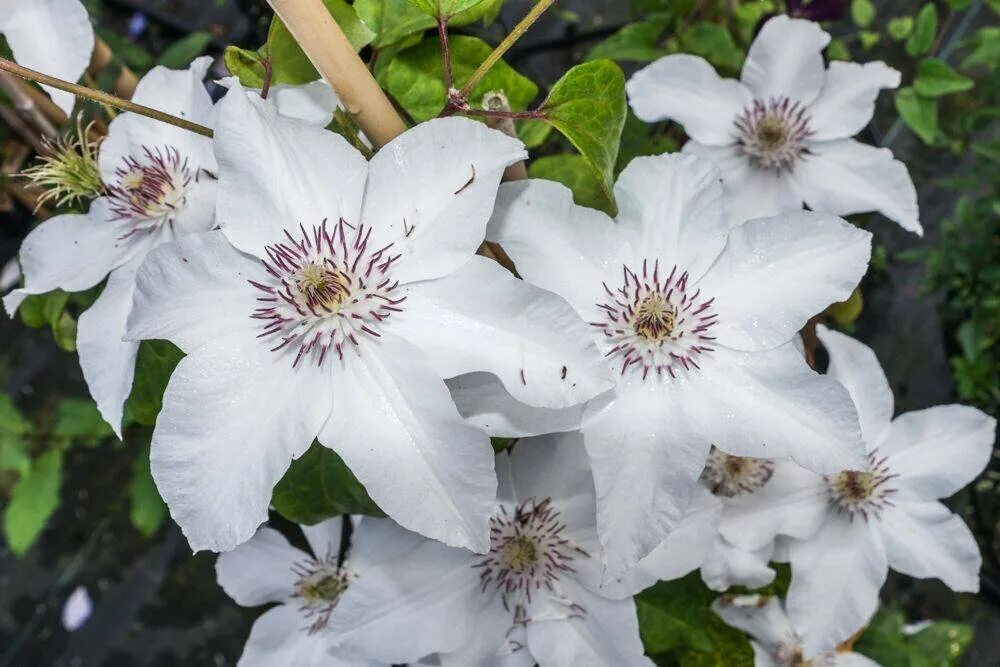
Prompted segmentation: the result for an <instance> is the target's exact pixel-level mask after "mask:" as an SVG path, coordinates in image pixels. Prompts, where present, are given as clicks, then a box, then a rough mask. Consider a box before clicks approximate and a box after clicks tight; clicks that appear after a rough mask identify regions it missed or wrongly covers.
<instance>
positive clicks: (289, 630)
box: [236, 603, 350, 667]
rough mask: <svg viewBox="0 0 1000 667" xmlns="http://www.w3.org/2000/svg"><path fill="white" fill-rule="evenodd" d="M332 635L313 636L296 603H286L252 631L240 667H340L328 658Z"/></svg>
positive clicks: (316, 634)
mask: <svg viewBox="0 0 1000 667" xmlns="http://www.w3.org/2000/svg"><path fill="white" fill-rule="evenodd" d="M328 648H329V647H328V635H326V634H325V633H314V634H310V633H309V622H308V620H307V619H306V618H304V617H303V615H302V614H301V613H300V612H299V610H298V609H297V605H296V604H295V603H292V604H282V605H278V606H277V607H273V608H271V609H268V610H267V611H266V612H264V613H263V614H262V615H261V616H260V617H259V618H258V619H257V620H256V621H254V624H253V628H251V629H250V636H249V637H248V638H247V643H246V645H245V646H244V647H243V655H241V656H240V659H239V662H237V663H236V665H237V667H272V666H273V665H295V667H321V665H329V666H330V667H340V666H341V665H344V666H346V665H349V664H350V663H341V662H335V661H334V660H333V659H332V658H330V656H328V655H327V653H326V652H327V650H328Z"/></svg>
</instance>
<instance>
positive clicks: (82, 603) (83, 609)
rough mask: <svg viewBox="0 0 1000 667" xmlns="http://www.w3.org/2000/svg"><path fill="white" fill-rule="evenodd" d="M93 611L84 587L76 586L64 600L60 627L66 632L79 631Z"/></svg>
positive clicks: (92, 604)
mask: <svg viewBox="0 0 1000 667" xmlns="http://www.w3.org/2000/svg"><path fill="white" fill-rule="evenodd" d="M93 611H94V603H93V601H92V600H91V599H90V593H88V592H87V587H86V586H77V587H76V588H74V589H73V592H72V593H70V595H69V597H68V598H66V603H65V604H64V605H63V608H62V625H63V627H64V628H65V629H66V631H67V632H76V631H77V630H79V629H80V628H81V627H82V626H83V624H84V623H86V622H87V619H88V618H90V615H91V614H92V613H93Z"/></svg>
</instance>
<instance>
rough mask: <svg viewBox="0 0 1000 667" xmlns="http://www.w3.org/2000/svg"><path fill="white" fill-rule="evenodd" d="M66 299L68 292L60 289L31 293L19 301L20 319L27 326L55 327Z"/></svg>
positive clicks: (64, 306)
mask: <svg viewBox="0 0 1000 667" xmlns="http://www.w3.org/2000/svg"><path fill="white" fill-rule="evenodd" d="M42 224H44V223H42ZM68 301H69V292H64V291H62V290H61V289H57V290H53V291H51V292H47V293H45V294H31V295H29V296H28V297H27V298H26V299H25V300H24V301H23V302H22V303H21V307H20V308H18V312H19V313H20V314H21V321H22V322H24V323H25V324H27V325H28V326H29V327H35V328H37V327H44V326H45V325H49V326H50V327H55V326H56V325H57V324H58V322H59V318H60V316H61V315H62V313H63V310H65V308H66V303H67V302H68Z"/></svg>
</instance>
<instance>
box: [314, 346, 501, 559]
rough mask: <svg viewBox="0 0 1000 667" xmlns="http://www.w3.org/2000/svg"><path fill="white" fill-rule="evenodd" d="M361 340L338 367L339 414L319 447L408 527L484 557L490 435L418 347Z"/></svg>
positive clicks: (492, 487)
mask: <svg viewBox="0 0 1000 667" xmlns="http://www.w3.org/2000/svg"><path fill="white" fill-rule="evenodd" d="M364 342H365V343H366V345H364V346H362V347H361V348H360V350H359V351H358V353H355V352H354V351H353V350H349V351H346V352H345V355H344V359H343V361H342V362H341V361H339V360H334V362H333V363H332V364H331V365H332V366H333V371H332V373H333V379H334V401H333V414H332V416H331V417H330V420H329V421H328V422H327V424H326V426H324V428H323V431H322V432H321V433H320V435H319V440H320V442H322V443H323V444H324V445H326V446H328V447H330V448H331V449H335V450H336V451H337V453H338V454H340V456H342V457H343V459H344V461H345V462H346V463H347V465H348V466H349V467H350V468H351V470H352V471H353V472H354V474H355V475H357V477H358V479H359V480H360V481H361V483H362V484H364V485H365V488H366V489H367V490H368V492H369V494H371V497H372V500H374V501H375V502H376V503H377V504H378V506H379V507H381V508H382V509H383V510H384V511H385V512H386V514H388V515H389V516H391V517H392V518H393V519H394V520H395V521H397V522H398V523H399V524H400V525H402V526H403V527H405V528H407V529H409V530H413V531H416V532H419V533H421V534H423V535H426V536H428V537H431V538H433V539H437V540H441V541H442V542H444V543H445V544H449V545H451V546H459V547H466V548H470V549H472V550H474V551H479V552H486V551H487V550H488V549H489V544H490V541H489V526H488V522H489V517H490V514H491V513H492V511H493V504H494V499H495V498H496V488H497V487H496V476H495V474H494V472H493V450H492V448H491V447H490V444H489V439H488V438H487V436H486V434H485V433H484V432H483V431H480V430H479V429H477V428H474V427H471V426H469V425H467V424H466V423H465V422H463V421H462V419H461V417H460V416H459V414H458V411H457V410H456V409H455V405H454V403H452V401H451V396H450V395H449V394H448V390H447V388H446V387H445V385H444V382H443V381H442V380H441V378H440V376H439V375H438V374H437V373H436V372H435V371H434V370H433V368H431V365H430V363H429V362H428V361H427V358H426V356H424V354H423V353H422V352H421V351H420V350H418V349H417V348H415V347H413V346H412V345H410V344H409V343H407V342H406V341H404V340H402V339H400V338H398V337H396V336H395V335H392V334H388V333H383V335H382V338H380V339H379V340H378V341H377V342H375V341H370V340H366V341H364ZM367 343H372V344H367Z"/></svg>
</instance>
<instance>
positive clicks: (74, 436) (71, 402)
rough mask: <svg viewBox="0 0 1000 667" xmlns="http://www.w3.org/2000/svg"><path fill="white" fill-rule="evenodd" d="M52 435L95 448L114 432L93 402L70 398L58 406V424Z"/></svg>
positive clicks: (68, 442) (71, 442) (69, 442)
mask: <svg viewBox="0 0 1000 667" xmlns="http://www.w3.org/2000/svg"><path fill="white" fill-rule="evenodd" d="M52 435H53V436H54V437H56V438H60V439H63V440H65V441H66V444H79V445H84V446H85V447H94V446H96V445H98V444H100V443H101V441H102V440H104V439H105V438H109V437H111V436H112V435H114V431H112V430H111V427H110V426H108V424H107V422H105V421H104V419H103V418H102V417H101V413H100V412H98V410H97V406H96V405H95V404H94V402H93V401H90V400H86V399H82V398H68V399H66V400H64V401H61V402H60V403H59V405H58V406H56V424H55V427H54V428H53V430H52Z"/></svg>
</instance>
